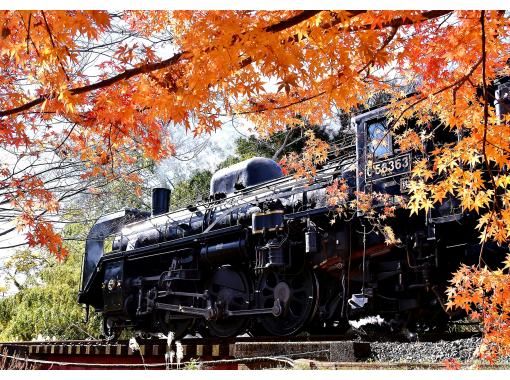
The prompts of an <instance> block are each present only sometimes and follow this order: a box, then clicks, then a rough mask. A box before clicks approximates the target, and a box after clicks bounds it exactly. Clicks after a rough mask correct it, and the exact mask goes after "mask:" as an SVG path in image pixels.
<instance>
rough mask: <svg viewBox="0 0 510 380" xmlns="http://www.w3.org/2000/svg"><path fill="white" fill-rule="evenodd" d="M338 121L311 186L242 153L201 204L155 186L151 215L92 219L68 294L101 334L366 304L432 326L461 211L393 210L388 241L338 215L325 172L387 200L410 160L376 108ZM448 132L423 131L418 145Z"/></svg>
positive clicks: (264, 328) (312, 315)
mask: <svg viewBox="0 0 510 380" xmlns="http://www.w3.org/2000/svg"><path fill="white" fill-rule="evenodd" d="M505 86H506V87H505ZM505 86H500V89H499V90H498V91H500V93H501V94H503V93H505V94H506V93H508V85H505ZM505 88H506V90H505ZM505 91H506V92H505ZM506 96H508V95H506ZM500 98H502V96H500ZM501 103H502V102H501ZM500 112H501V110H500ZM352 125H353V132H354V133H353V139H352V141H351V142H350V143H346V144H343V145H342V146H340V147H339V149H338V151H337V152H336V154H335V155H332V156H331V157H330V159H329V160H328V162H327V163H326V164H325V165H324V166H323V167H322V168H320V169H319V170H318V171H317V173H316V176H315V177H314V178H313V180H312V181H311V182H309V181H307V180H306V179H295V178H293V177H292V176H284V175H283V173H282V170H281V168H280V167H279V165H278V164H277V163H275V162H274V161H272V160H269V159H265V158H253V159H250V160H247V161H244V162H241V163H239V164H236V165H234V166H232V167H230V168H226V169H222V170H220V171H218V172H217V173H215V174H214V176H213V178H212V180H211V186H210V195H211V197H210V199H209V200H208V201H204V202H201V203H198V204H196V205H190V206H188V207H187V208H184V209H181V210H177V211H174V212H168V210H169V201H170V191H169V190H168V189H163V188H158V189H154V190H153V199H152V200H153V205H152V212H151V213H149V212H144V211H140V210H135V209H126V210H123V211H121V212H118V213H115V214H111V215H106V216H104V217H102V218H101V219H99V220H98V221H97V223H96V224H95V225H94V227H93V228H92V229H91V231H90V233H89V235H88V238H87V241H86V249H85V256H84V261H83V269H82V285H81V290H80V292H79V302H80V303H82V304H85V305H86V307H87V311H88V308H89V306H90V305H91V306H93V307H94V309H95V310H96V312H100V313H102V315H103V320H104V322H103V325H104V326H103V327H104V333H105V336H106V337H107V338H109V339H113V338H115V337H117V336H118V335H119V333H120V331H121V330H122V329H124V328H132V329H135V330H141V331H144V332H148V333H163V334H167V333H168V332H169V331H172V332H174V334H175V335H176V336H177V337H181V336H183V335H185V334H187V333H194V332H199V333H200V334H201V335H203V336H214V337H230V336H235V335H238V334H241V333H243V332H250V333H251V334H253V335H256V334H265V335H267V334H270V335H277V336H286V335H292V334H296V333H297V332H298V331H302V330H308V331H321V332H322V333H331V332H333V331H336V330H337V329H338V330H339V329H342V328H344V327H345V326H346V323H347V321H348V320H349V319H354V318H359V317H362V316H366V315H375V314H379V315H381V316H383V317H385V318H386V319H387V320H388V321H390V323H391V324H392V325H393V326H394V327H396V328H398V327H407V328H409V329H413V328H418V327H420V326H421V327H423V326H426V327H428V328H440V327H442V326H444V324H445V323H446V322H447V320H448V318H450V317H451V315H448V314H447V312H446V309H445V307H444V301H445V299H444V298H445V288H446V285H447V282H448V279H449V277H450V276H451V273H452V272H454V271H455V270H456V269H457V268H458V266H459V264H460V263H461V262H463V263H471V262H473V263H474V262H477V261H478V255H479V249H480V247H479V245H478V240H477V236H476V233H475V229H474V218H473V217H472V216H470V215H468V214H467V213H465V212H463V210H462V209H461V208H460V207H459V205H458V202H457V201H456V200H455V199H453V198H452V199H448V200H446V201H445V202H444V203H443V204H442V205H441V206H438V207H435V208H434V209H433V210H431V211H429V212H428V213H423V212H422V213H421V214H419V215H414V216H412V217H410V216H409V211H407V210H405V209H398V210H397V212H396V216H395V218H393V219H392V220H391V221H388V223H389V224H390V225H391V227H392V228H393V230H394V231H395V234H396V236H397V237H398V238H399V239H400V241H401V243H400V244H396V245H387V244H385V241H384V237H383V236H382V234H380V233H379V232H378V231H377V230H374V229H373V228H372V226H371V225H370V224H369V223H368V221H367V219H366V218H365V217H364V216H363V213H361V212H354V213H353V214H352V215H350V216H349V217H348V218H347V219H342V218H339V217H338V216H337V215H336V214H335V212H334V210H333V209H332V207H331V206H330V205H328V196H327V192H326V188H327V187H328V186H329V185H331V184H332V183H333V181H335V180H336V179H342V181H345V182H344V183H346V184H347V185H348V187H349V189H350V192H351V196H354V192H355V191H356V190H357V191H375V192H379V193H384V194H388V195H389V196H390V200H391V197H392V196H398V195H401V194H403V193H405V192H406V191H407V190H406V183H407V181H408V179H409V175H410V172H411V168H412V165H413V160H414V159H416V156H414V157H413V154H415V153H409V152H406V153H402V152H399V150H398V149H397V147H396V144H394V143H393V141H392V137H391V134H389V133H388V131H387V128H388V127H387V120H386V118H385V109H384V108H379V109H375V110H371V111H369V112H366V113H364V114H361V115H359V116H357V117H355V118H354V119H353V120H352ZM457 138H458V136H457V135H456V134H454V133H451V132H449V131H448V130H444V131H443V130H441V129H437V132H436V135H435V139H434V141H435V142H434V143H433V144H432V145H434V144H442V143H447V142H452V141H456V139H457ZM374 142H376V143H374ZM381 142H382V143H381ZM433 148H434V146H429V147H428V148H427V149H433ZM415 155H416V154H415ZM373 207H375V208H377V207H380V205H377V204H374V206H373ZM109 236H114V239H113V241H112V243H111V251H110V252H108V253H104V252H103V251H104V247H105V239H107V237H109ZM490 248H491V247H490V245H487V247H486V249H490Z"/></svg>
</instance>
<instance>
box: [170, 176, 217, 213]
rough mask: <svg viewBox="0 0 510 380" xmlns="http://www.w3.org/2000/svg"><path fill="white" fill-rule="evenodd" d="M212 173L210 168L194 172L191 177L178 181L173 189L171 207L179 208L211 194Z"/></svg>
mask: <svg viewBox="0 0 510 380" xmlns="http://www.w3.org/2000/svg"><path fill="white" fill-rule="evenodd" d="M211 177H212V173H211V172H210V171H209V170H199V171H196V172H194V173H193V174H192V175H191V177H190V179H188V180H184V181H181V182H179V183H177V184H176V185H175V187H174V189H173V191H172V197H171V207H172V209H174V210H175V209H178V208H181V207H186V206H188V205H191V204H195V203H197V200H201V199H202V198H207V197H208V196H209V184H210V182H211Z"/></svg>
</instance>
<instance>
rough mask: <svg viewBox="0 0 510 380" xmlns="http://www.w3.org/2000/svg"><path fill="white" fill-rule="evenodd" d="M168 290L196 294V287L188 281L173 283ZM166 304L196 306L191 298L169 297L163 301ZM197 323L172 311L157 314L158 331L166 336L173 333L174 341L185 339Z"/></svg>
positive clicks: (160, 311) (161, 311)
mask: <svg viewBox="0 0 510 380" xmlns="http://www.w3.org/2000/svg"><path fill="white" fill-rule="evenodd" d="M167 290H173V291H180V292H191V293H196V292H197V288H196V285H195V284H194V283H192V282H188V281H173V282H171V283H170V284H169V285H168V286H167ZM163 301H164V302H166V303H169V304H176V305H182V306H191V307H193V306H195V300H194V299H193V298H191V297H179V296H172V295H170V296H167V297H165V298H164V299H163ZM194 322H195V319H194V318H190V317H189V316H184V315H182V314H179V313H173V312H171V311H165V310H158V311H157V312H156V326H157V328H156V330H157V332H160V333H162V334H164V335H168V333H169V332H170V331H171V332H173V333H174V339H181V338H183V337H184V336H185V335H186V334H187V333H188V332H190V330H191V328H192V327H193V323H194Z"/></svg>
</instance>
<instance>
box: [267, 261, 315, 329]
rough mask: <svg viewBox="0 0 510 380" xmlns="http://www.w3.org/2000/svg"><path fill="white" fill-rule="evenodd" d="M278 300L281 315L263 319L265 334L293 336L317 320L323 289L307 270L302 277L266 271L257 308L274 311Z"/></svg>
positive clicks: (313, 275)
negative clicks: (320, 293)
mask: <svg viewBox="0 0 510 380" xmlns="http://www.w3.org/2000/svg"><path fill="white" fill-rule="evenodd" d="M276 299H278V300H279V302H280V306H281V309H282V310H281V314H280V315H279V316H277V317H275V316H272V315H271V316H267V317H262V318H261V319H260V323H261V325H262V327H263V328H264V330H266V331H267V332H268V333H270V334H272V335H279V336H286V335H292V334H295V333H296V332H298V331H299V330H301V329H302V328H303V327H304V326H306V324H307V323H308V322H309V321H310V320H311V319H312V318H313V317H314V315H315V313H316V311H317V307H318V300H319V285H318V282H317V278H316V277H315V274H314V273H313V272H312V271H311V270H309V269H304V270H303V271H302V272H301V273H298V274H287V273H279V272H276V271H273V270H267V271H265V272H264V273H263V274H262V276H261V277H260V279H259V282H258V293H257V307H260V308H270V307H273V305H274V302H275V300H276Z"/></svg>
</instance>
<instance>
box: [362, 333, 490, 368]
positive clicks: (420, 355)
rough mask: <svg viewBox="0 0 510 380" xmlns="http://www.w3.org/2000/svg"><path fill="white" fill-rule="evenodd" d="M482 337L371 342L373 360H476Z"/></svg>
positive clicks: (395, 361) (419, 361)
mask: <svg viewBox="0 0 510 380" xmlns="http://www.w3.org/2000/svg"><path fill="white" fill-rule="evenodd" d="M480 342H481V338H478V337H473V338H467V339H460V340H453V341H438V342H413V343H399V342H371V343H370V348H371V357H370V359H371V360H374V361H379V362H390V363H398V362H413V363H438V362H442V361H444V360H446V359H456V360H458V361H460V362H470V361H472V360H476V359H477V357H476V355H474V354H475V350H476V349H477V348H478V346H479V345H480Z"/></svg>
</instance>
